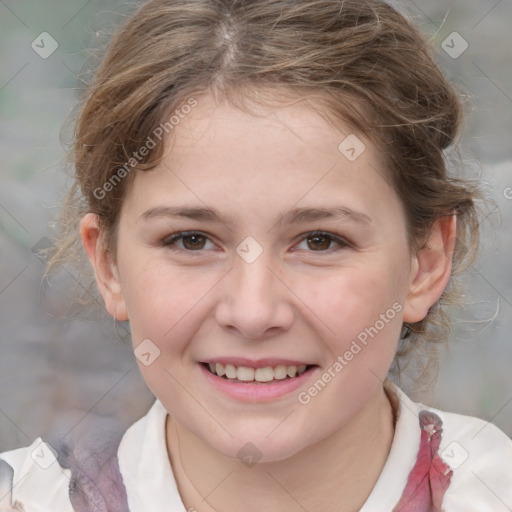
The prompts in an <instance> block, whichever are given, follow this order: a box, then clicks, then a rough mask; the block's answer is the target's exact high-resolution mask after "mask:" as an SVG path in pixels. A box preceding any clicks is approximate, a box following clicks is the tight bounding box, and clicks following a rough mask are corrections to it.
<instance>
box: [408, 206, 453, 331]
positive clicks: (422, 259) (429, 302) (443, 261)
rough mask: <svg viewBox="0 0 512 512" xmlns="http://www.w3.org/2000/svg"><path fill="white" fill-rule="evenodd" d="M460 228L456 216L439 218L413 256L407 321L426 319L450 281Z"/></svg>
mask: <svg viewBox="0 0 512 512" xmlns="http://www.w3.org/2000/svg"><path fill="white" fill-rule="evenodd" d="M456 230H457V217H456V215H449V216H445V217H441V218H439V219H437V220H436V221H435V223H434V225H433V226H432V230H431V232H430V235H429V237H428V240H427V242H426V244H425V245H424V247H422V248H421V249H419V251H418V253H417V254H416V255H415V256H414V259H413V265H412V272H411V280H410V284H409V293H408V295H407V298H406V301H405V306H404V315H403V320H404V322H408V323H414V322H420V321H421V320H423V319H424V318H425V317H426V316H427V313H428V311H429V309H430V308H431V307H432V306H433V305H434V304H435V303H436V301H437V300H438V299H439V298H440V297H441V295H442V293H443V292H444V290H445V288H446V286H447V285H448V282H449V280H450V276H451V271H452V259H453V253H454V250H455V241H456Z"/></svg>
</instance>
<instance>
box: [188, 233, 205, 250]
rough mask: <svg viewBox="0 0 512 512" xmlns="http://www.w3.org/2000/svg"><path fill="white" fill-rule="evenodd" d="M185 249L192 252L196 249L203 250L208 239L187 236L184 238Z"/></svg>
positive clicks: (199, 236)
mask: <svg viewBox="0 0 512 512" xmlns="http://www.w3.org/2000/svg"><path fill="white" fill-rule="evenodd" d="M182 240H183V247H185V249H188V250H190V251H193V250H194V249H203V248H204V245H205V243H206V237H204V236H202V235H187V236H184V237H183V238H182Z"/></svg>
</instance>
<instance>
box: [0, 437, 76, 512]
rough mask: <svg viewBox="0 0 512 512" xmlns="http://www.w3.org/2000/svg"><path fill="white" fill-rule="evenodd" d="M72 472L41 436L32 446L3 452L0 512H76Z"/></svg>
mask: <svg viewBox="0 0 512 512" xmlns="http://www.w3.org/2000/svg"><path fill="white" fill-rule="evenodd" d="M70 480H71V471H70V470H69V469H65V468H63V467H61V465H60V464H59V462H58V460H57V457H56V454H55V451H54V449H53V448H52V447H51V446H50V445H49V444H47V443H45V442H44V441H43V440H42V439H41V438H40V437H38V438H37V439H36V440H35V441H34V442H33V443H32V444H31V445H30V446H26V447H23V448H18V449H16V450H10V451H6V452H2V453H0V511H1V512H3V511H4V510H5V511H10V510H24V511H25V512H31V511H32V510H34V511H38V512H46V511H48V512H73V508H72V506H71V502H70V500H69V482H70Z"/></svg>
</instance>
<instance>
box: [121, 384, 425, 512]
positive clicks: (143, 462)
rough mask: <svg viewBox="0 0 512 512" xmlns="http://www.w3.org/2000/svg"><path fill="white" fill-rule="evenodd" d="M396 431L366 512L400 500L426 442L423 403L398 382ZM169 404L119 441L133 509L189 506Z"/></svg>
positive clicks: (179, 510) (178, 510)
mask: <svg viewBox="0 0 512 512" xmlns="http://www.w3.org/2000/svg"><path fill="white" fill-rule="evenodd" d="M389 389H390V390H391V391H392V393H393V394H394V395H395V396H396V398H397V404H398V413H397V422H396V425H395V435H394V438H393V442H392V445H391V450H390V453H389V456H388V458H387V460H386V463H385V465H384V468H383V470H382V472H381V474H380V476H379V479H378V480H377V483H376V485H375V487H374V489H373V491H372V493H371V495H370V496H369V497H368V499H367V501H366V502H365V504H364V506H363V508H362V509H361V511H360V512H374V511H375V510H392V509H393V507H394V506H395V505H396V504H397V503H398V501H399V500H400V498H401V496H402V493H403V490H404V488H405V485H406V483H407V478H408V477H409V473H410V472H411V470H412V468H413V466H414V463H415V462H416V456H417V454H418V450H419V446H420V434H421V431H420V425H419V406H420V405H421V404H416V403H414V402H412V400H411V399H410V398H409V397H408V396H407V395H406V394H405V393H404V392H403V391H401V390H400V388H398V387H397V386H395V385H393V384H390V385H389ZM167 414H168V412H167V410H166V409H165V408H164V406H163V405H162V403H161V402H160V401H159V400H156V401H155V403H154V404H153V406H152V407H151V409H150V410H149V412H148V413H147V414H146V416H144V417H143V418H141V419H140V420H139V421H137V422H136V423H135V424H133V425H132V426H131V427H130V428H129V429H128V430H127V431H126V433H125V435H124V436H123V439H122V440H121V444H120V445H119V450H118V457H119V467H120V470H121V473H122V475H123V480H124V483H125V487H126V493H127V496H128V505H129V507H130V512H147V511H148V510H160V509H161V507H162V504H164V503H165V506H166V508H167V509H168V510H172V512H187V511H186V508H185V505H184V504H183V502H182V500H181V497H180V495H179V492H178V488H177V485H176V480H175V478H174V475H173V472H172V468H171V464H170V461H169V457H168V455H167V442H166V435H165V422H166V417H167Z"/></svg>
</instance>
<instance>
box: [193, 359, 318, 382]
mask: <svg viewBox="0 0 512 512" xmlns="http://www.w3.org/2000/svg"><path fill="white" fill-rule="evenodd" d="M201 365H202V366H203V367H204V368H205V369H206V370H207V371H208V372H209V373H211V374H212V375H215V376H216V377H220V378H221V379H224V380H226V381H231V382H233V383H241V384H267V385H268V384H274V383H276V382H283V381H290V380H293V379H296V378H298V377H300V376H301V375H303V374H304V373H306V372H309V371H310V370H312V369H313V368H316V366H317V365H313V364H300V365H284V364H279V365H276V366H263V367H258V368H254V367H251V366H237V365H234V364H223V363H218V362H203V363H201Z"/></svg>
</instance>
